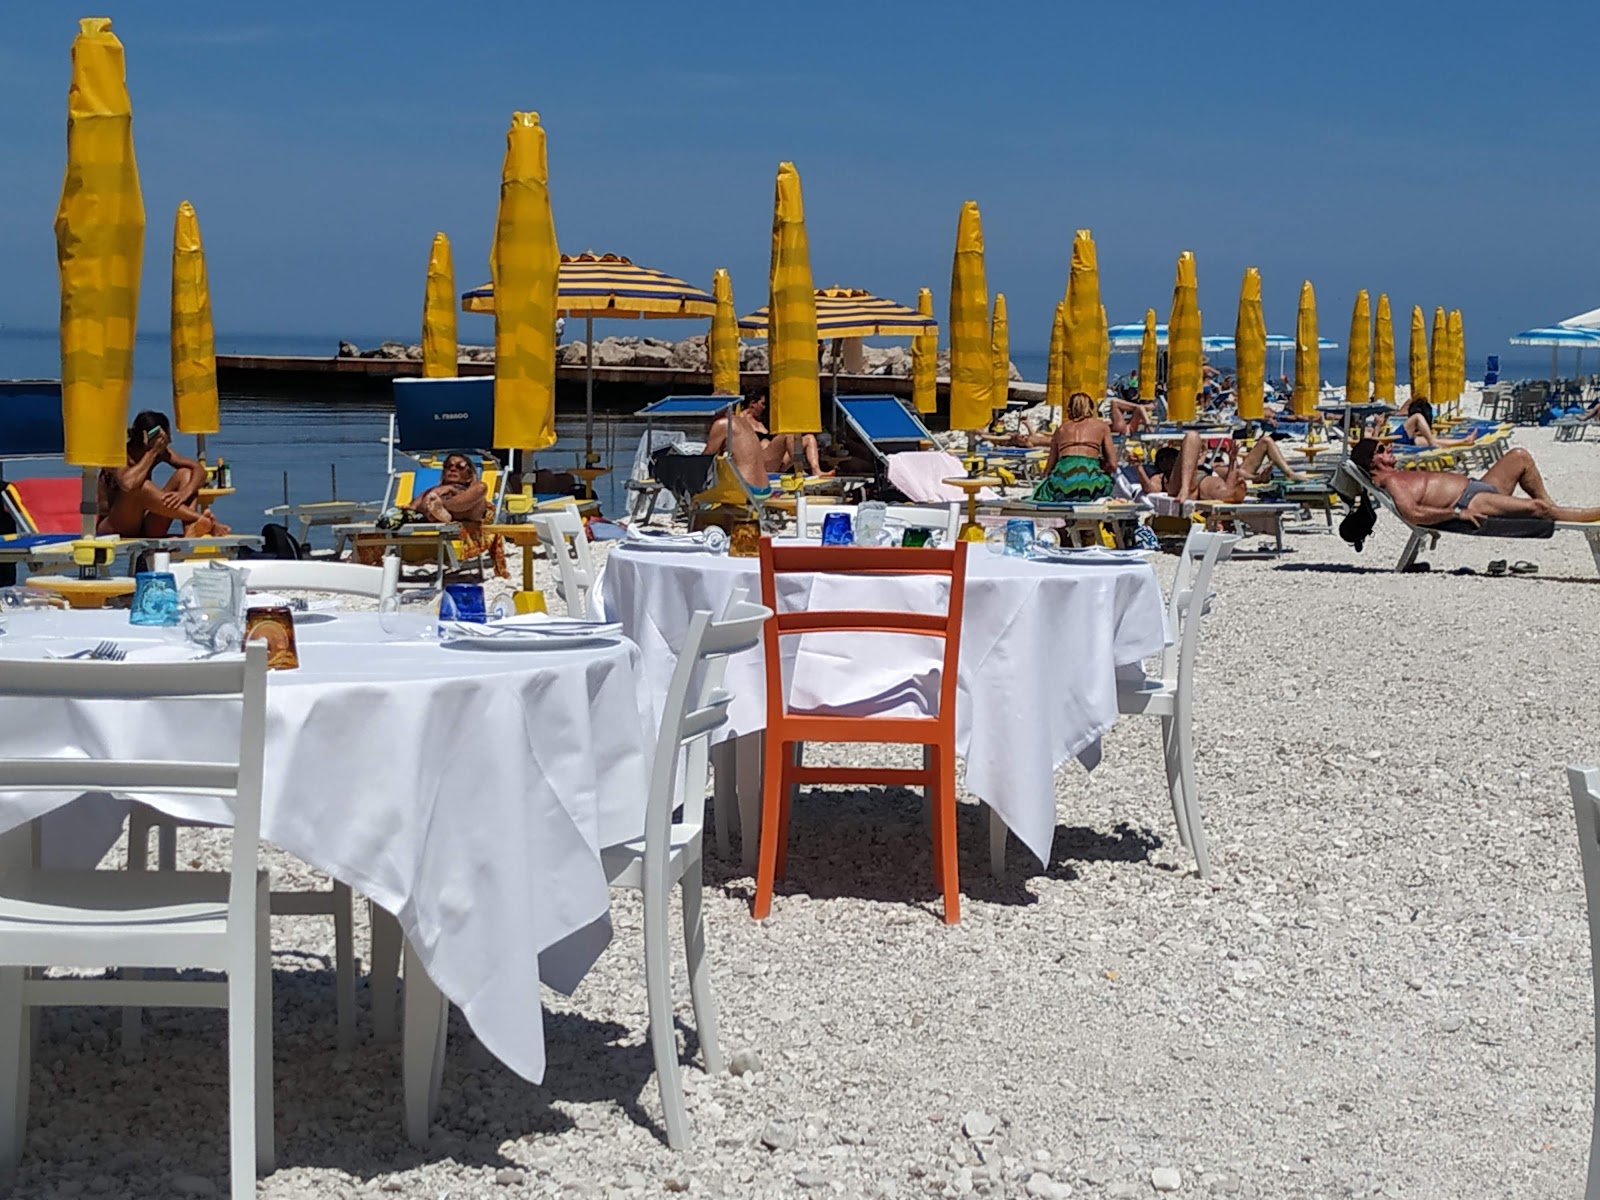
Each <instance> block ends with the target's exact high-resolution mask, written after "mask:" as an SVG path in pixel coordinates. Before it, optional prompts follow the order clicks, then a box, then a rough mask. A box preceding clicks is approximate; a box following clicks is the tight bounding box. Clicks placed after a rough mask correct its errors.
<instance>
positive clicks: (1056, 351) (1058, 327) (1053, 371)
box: [1044, 300, 1067, 421]
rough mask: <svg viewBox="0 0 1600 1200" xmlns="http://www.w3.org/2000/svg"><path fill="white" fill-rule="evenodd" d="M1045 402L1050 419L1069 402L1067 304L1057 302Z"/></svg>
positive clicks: (1051, 330) (1046, 379) (1046, 367)
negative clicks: (1048, 409)
mask: <svg viewBox="0 0 1600 1200" xmlns="http://www.w3.org/2000/svg"><path fill="white" fill-rule="evenodd" d="M1044 402H1045V404H1047V405H1048V406H1049V408H1050V419H1051V420H1052V421H1053V420H1055V413H1056V410H1057V409H1059V408H1061V407H1062V406H1063V405H1065V404H1066V402H1067V302H1066V301H1065V300H1058V301H1057V302H1056V315H1055V320H1053V321H1052V322H1051V323H1050V361H1049V363H1048V364H1046V366H1045V375H1044Z"/></svg>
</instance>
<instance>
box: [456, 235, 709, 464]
mask: <svg viewBox="0 0 1600 1200" xmlns="http://www.w3.org/2000/svg"><path fill="white" fill-rule="evenodd" d="M461 311H462V312H471V313H492V312H494V285H493V284H490V283H486V284H484V285H483V286H482V287H479V288H473V289H472V290H471V291H470V292H466V293H464V294H463V295H462V297H461ZM556 312H557V314H558V315H560V316H563V317H582V318H583V322H584V346H585V353H584V363H585V365H586V371H585V378H584V397H583V409H584V431H583V441H584V466H585V467H586V468H589V467H593V466H594V462H595V459H594V321H595V318H596V317H603V318H607V319H611V318H615V319H618V320H629V319H632V318H635V317H654V318H660V319H671V318H679V319H705V320H709V319H710V318H712V317H713V316H715V315H716V312H717V302H716V299H715V298H714V297H713V296H712V295H711V294H710V293H709V292H704V291H702V290H701V289H699V288H697V287H694V286H693V285H692V284H688V283H685V282H684V281H683V280H681V279H679V278H677V277H676V276H673V275H668V274H667V273H666V272H665V271H658V270H656V269H655V268H654V267H641V266H640V265H639V264H638V263H636V262H634V261H633V260H632V259H630V258H626V257H624V256H623V255H621V254H596V253H595V252H594V251H592V250H589V251H585V252H584V253H583V254H563V255H562V256H561V270H560V276H559V281H558V284H557V289H556Z"/></svg>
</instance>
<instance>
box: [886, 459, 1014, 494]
mask: <svg viewBox="0 0 1600 1200" xmlns="http://www.w3.org/2000/svg"><path fill="white" fill-rule="evenodd" d="M966 473H967V469H966V467H964V466H962V465H961V460H960V459H959V458H957V457H956V456H955V455H954V454H946V453H945V452H944V451H942V450H906V451H902V452H901V453H899V454H891V455H890V456H889V482H890V483H892V484H893V485H894V486H895V487H897V488H899V489H900V490H901V491H902V492H904V493H905V495H906V498H907V499H909V500H913V501H916V502H917V503H919V504H943V503H946V502H948V501H951V500H965V499H966V498H967V494H966V493H965V492H963V491H962V490H961V489H960V488H958V487H955V486H953V485H951V484H948V483H945V482H944V481H945V480H946V479H952V478H954V477H955V476H957V475H965V474H966ZM998 498H999V497H998V495H997V494H996V492H995V491H994V489H992V488H984V489H983V490H982V491H980V492H979V493H978V499H980V500H995V499H998Z"/></svg>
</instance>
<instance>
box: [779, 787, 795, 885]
mask: <svg viewBox="0 0 1600 1200" xmlns="http://www.w3.org/2000/svg"><path fill="white" fill-rule="evenodd" d="M792 790H793V788H792V787H791V786H790V784H789V776H788V773H787V772H785V773H784V777H783V794H782V795H781V796H780V797H779V798H778V878H779V879H787V878H788V877H789V807H790V802H791V797H790V792H791V791H792Z"/></svg>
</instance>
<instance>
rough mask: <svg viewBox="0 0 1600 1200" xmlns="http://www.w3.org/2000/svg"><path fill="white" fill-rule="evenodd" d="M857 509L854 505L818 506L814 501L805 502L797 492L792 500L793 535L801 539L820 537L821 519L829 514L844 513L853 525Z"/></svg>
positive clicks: (803, 494)
mask: <svg viewBox="0 0 1600 1200" xmlns="http://www.w3.org/2000/svg"><path fill="white" fill-rule="evenodd" d="M858 507H859V506H858V505H855V504H832V503H827V504H819V503H817V502H816V501H815V500H807V499H806V494H805V493H804V492H799V493H797V494H796V495H795V498H794V525H795V535H796V536H797V537H802V538H816V537H821V536H822V519H823V518H824V517H826V516H827V515H828V514H829V513H844V514H845V516H847V517H849V518H850V522H851V524H854V523H855V519H856V509H857V508H858Z"/></svg>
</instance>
